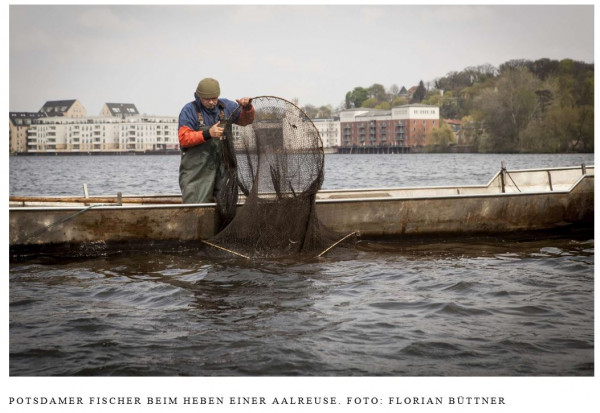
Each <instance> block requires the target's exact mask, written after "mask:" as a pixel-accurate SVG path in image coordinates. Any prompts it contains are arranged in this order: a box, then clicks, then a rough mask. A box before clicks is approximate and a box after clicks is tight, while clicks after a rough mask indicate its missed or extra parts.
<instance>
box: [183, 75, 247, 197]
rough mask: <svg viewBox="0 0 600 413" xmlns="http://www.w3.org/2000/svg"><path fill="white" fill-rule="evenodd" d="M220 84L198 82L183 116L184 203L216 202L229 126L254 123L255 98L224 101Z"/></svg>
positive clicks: (216, 82) (220, 183)
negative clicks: (224, 141) (224, 143)
mask: <svg viewBox="0 0 600 413" xmlns="http://www.w3.org/2000/svg"><path fill="white" fill-rule="evenodd" d="M220 94H221V89H220V87H219V82H218V81H217V80H215V79H213V78H205V79H202V80H201V81H200V83H198V87H197V88H196V93H194V98H195V99H194V101H192V102H189V103H188V104H186V105H185V106H184V107H183V109H182V110H181V113H180V114H179V132H178V135H179V146H180V147H181V163H180V165H179V187H180V188H181V194H182V198H183V203H184V204H196V203H206V202H214V201H215V198H216V195H217V193H218V191H219V189H220V187H221V185H222V182H223V179H224V177H225V165H224V164H223V162H222V155H221V154H222V143H221V139H224V138H225V136H224V133H225V124H226V122H227V120H228V119H229V118H230V117H232V118H231V121H232V122H233V123H236V124H238V125H240V126H246V125H249V124H251V123H252V122H253V120H254V108H253V107H252V99H251V98H247V97H245V98H241V99H237V100H236V102H237V103H236V102H233V101H231V100H229V99H224V98H220V99H219V95H220ZM240 106H241V110H237V109H238V108H239V107H240Z"/></svg>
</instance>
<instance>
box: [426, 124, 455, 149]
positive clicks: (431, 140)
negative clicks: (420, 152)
mask: <svg viewBox="0 0 600 413" xmlns="http://www.w3.org/2000/svg"><path fill="white" fill-rule="evenodd" d="M426 142H427V146H429V147H430V149H433V148H431V147H432V146H433V147H435V149H436V150H441V151H445V150H446V149H447V148H448V146H449V144H450V143H451V142H452V143H456V137H455V135H454V132H453V131H452V129H451V128H450V126H448V124H447V123H445V122H443V123H442V124H441V125H440V127H439V128H433V129H432V130H431V131H430V132H429V133H428V134H427V137H426Z"/></svg>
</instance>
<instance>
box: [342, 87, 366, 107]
mask: <svg viewBox="0 0 600 413" xmlns="http://www.w3.org/2000/svg"><path fill="white" fill-rule="evenodd" d="M368 97H369V93H368V92H367V90H366V89H365V88H363V87H360V86H357V87H355V88H354V90H353V91H352V92H348V93H346V109H351V108H360V107H361V106H362V103H363V102H364V101H365V100H367V98H368Z"/></svg>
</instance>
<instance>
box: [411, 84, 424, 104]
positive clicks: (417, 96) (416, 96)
mask: <svg viewBox="0 0 600 413" xmlns="http://www.w3.org/2000/svg"><path fill="white" fill-rule="evenodd" d="M426 94H427V89H425V85H424V84H423V81H422V80H421V81H420V82H419V86H417V90H415V93H413V96H412V99H411V100H410V103H421V101H422V100H423V99H425V95H426Z"/></svg>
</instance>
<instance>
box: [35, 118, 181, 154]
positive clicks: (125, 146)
mask: <svg viewBox="0 0 600 413" xmlns="http://www.w3.org/2000/svg"><path fill="white" fill-rule="evenodd" d="M177 149H179V141H178V138H177V118H175V117H170V116H139V115H138V116H128V117H126V118H120V117H113V116H96V117H84V118H66V117H58V116H55V117H47V118H40V119H38V120H37V121H35V122H34V123H32V125H31V126H30V127H29V130H28V133H27V151H28V152H32V153H36V152H37V153H40V152H63V151H64V152H127V151H135V152H146V151H155V150H177Z"/></svg>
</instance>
